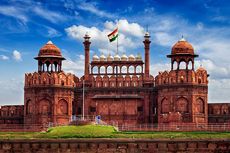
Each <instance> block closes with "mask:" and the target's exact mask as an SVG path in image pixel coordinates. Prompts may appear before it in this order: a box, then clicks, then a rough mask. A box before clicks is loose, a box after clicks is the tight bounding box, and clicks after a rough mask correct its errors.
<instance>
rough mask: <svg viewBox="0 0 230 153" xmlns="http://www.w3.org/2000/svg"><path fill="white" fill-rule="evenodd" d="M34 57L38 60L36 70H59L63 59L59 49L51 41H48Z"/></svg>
mask: <svg viewBox="0 0 230 153" xmlns="http://www.w3.org/2000/svg"><path fill="white" fill-rule="evenodd" d="M34 59H36V60H38V72H44V71H46V72H53V71H54V72H60V71H61V69H62V68H61V67H62V61H63V60H65V58H64V57H63V56H62V53H61V50H60V49H59V48H58V47H57V46H55V45H54V44H53V43H52V41H48V42H47V43H46V44H45V45H44V46H43V47H42V48H41V49H40V50H39V53H38V56H37V57H35V58H34ZM45 67H46V69H45Z"/></svg>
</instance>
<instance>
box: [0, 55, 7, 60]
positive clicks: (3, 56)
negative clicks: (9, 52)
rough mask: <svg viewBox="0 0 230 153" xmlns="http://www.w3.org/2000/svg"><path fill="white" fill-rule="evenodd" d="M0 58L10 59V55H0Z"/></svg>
mask: <svg viewBox="0 0 230 153" xmlns="http://www.w3.org/2000/svg"><path fill="white" fill-rule="evenodd" d="M0 60H9V57H8V56H6V55H0Z"/></svg>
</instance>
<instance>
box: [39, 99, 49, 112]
mask: <svg viewBox="0 0 230 153" xmlns="http://www.w3.org/2000/svg"><path fill="white" fill-rule="evenodd" d="M39 113H40V114H43V115H49V114H51V104H50V101H49V100H47V99H43V100H41V101H40V102H39Z"/></svg>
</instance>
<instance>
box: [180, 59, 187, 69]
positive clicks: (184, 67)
mask: <svg viewBox="0 0 230 153" xmlns="http://www.w3.org/2000/svg"><path fill="white" fill-rule="evenodd" d="M179 69H180V70H182V69H186V63H185V61H181V62H180V67H179Z"/></svg>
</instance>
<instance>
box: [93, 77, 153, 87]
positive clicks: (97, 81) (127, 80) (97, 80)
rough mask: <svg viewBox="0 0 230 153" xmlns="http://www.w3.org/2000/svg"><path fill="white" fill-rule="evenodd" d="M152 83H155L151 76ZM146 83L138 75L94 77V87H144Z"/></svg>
mask: <svg viewBox="0 0 230 153" xmlns="http://www.w3.org/2000/svg"><path fill="white" fill-rule="evenodd" d="M149 81H150V82H152V83H154V77H153V76H150V80H149ZM143 83H144V79H143V76H141V75H140V76H137V75H125V76H124V75H119V76H115V75H111V76H110V75H103V76H102V75H98V76H96V77H93V80H92V86H93V87H98V88H101V87H107V88H109V87H110V88H115V87H122V88H123V87H142V86H143Z"/></svg>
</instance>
